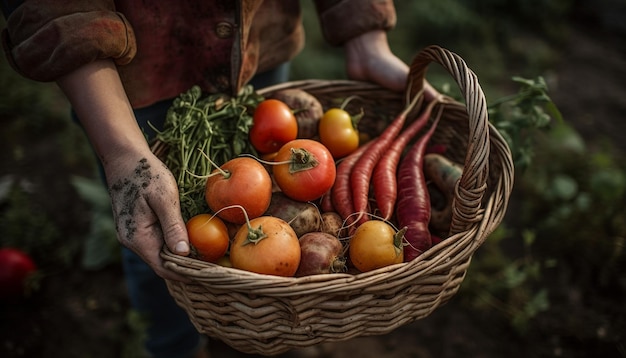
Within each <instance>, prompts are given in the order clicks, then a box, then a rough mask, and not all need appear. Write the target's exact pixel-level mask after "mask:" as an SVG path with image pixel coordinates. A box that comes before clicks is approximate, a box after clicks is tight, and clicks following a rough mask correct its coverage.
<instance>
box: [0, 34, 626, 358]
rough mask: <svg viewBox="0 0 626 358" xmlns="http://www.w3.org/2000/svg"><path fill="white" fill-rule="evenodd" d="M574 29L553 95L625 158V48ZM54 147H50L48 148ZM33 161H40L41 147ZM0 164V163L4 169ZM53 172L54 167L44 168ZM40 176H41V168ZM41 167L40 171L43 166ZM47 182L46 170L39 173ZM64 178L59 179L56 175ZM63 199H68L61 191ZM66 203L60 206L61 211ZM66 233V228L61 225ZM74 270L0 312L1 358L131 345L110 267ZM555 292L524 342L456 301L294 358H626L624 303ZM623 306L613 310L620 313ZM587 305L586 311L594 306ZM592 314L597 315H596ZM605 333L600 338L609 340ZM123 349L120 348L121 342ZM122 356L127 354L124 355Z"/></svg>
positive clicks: (116, 270) (221, 348) (119, 279)
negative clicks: (559, 297) (379, 332)
mask: <svg viewBox="0 0 626 358" xmlns="http://www.w3.org/2000/svg"><path fill="white" fill-rule="evenodd" d="M597 39H598V37H596V36H595V34H593V33H588V32H585V33H583V32H575V33H574V34H573V35H572V38H571V42H570V46H569V48H567V49H566V52H567V56H566V58H565V60H564V61H563V63H561V64H560V65H559V66H558V67H557V68H556V69H555V73H554V74H553V75H554V76H553V78H552V80H551V81H552V82H551V84H550V86H551V87H552V89H551V94H552V97H553V99H554V100H555V102H556V103H557V105H558V106H559V108H560V110H561V111H562V113H563V115H564V117H565V118H568V120H569V121H570V122H573V123H575V125H576V127H577V128H579V129H580V130H581V133H583V135H584V136H585V137H586V139H588V140H593V139H595V138H603V137H607V136H608V137H609V138H611V139H612V140H613V141H614V142H615V143H616V144H617V145H619V147H620V148H621V150H623V151H624V152H626V140H624V139H626V137H625V134H624V133H626V121H624V120H623V116H624V114H625V113H626V100H624V98H626V85H625V83H626V57H625V56H624V54H625V53H626V51H625V50H626V48H625V47H624V43H623V41H622V40H621V39H619V38H618V37H617V36H616V37H615V38H612V37H610V36H609V37H607V36H606V35H603V37H602V39H603V41H598V40H597ZM48 144H50V145H52V143H48ZM40 145H41V153H40V156H41V157H46V151H47V150H48V148H46V147H45V145H46V143H42V144H40ZM3 165H4V164H3ZM50 165H51V166H53V165H54V164H53V163H50ZM38 170H42V169H41V168H39V169H38ZM44 170H45V169H44ZM47 172H48V173H49V174H50V175H54V174H55V173H56V172H55V171H54V170H49V171H47ZM56 174H57V175H59V176H60V177H59V178H49V179H48V180H50V181H52V182H54V181H57V180H59V181H63V180H67V178H66V177H64V173H56ZM68 195H69V194H68ZM50 199H51V200H55V201H56V202H55V205H58V206H59V207H58V212H59V214H60V215H63V213H65V214H66V215H68V216H71V213H72V212H76V211H80V208H75V207H74V206H72V205H73V204H71V203H72V202H73V201H72V200H69V199H67V198H63V197H57V196H50ZM63 205H67V206H68V207H67V208H66V207H63ZM68 227H70V225H69V224H68ZM75 266H76V267H72V268H69V269H65V270H63V271H61V272H58V273H55V274H53V275H51V276H49V277H47V278H46V279H45V280H44V281H43V285H42V287H41V289H40V290H39V291H38V292H37V294H36V295H34V296H33V297H31V298H30V299H28V300H26V301H24V302H21V303H20V304H15V305H5V306H3V307H2V308H1V311H0V314H1V317H2V319H1V320H0V356H2V357H7V358H8V357H92V358H109V357H119V356H123V355H124V354H123V351H124V348H123V346H124V342H125V340H127V339H129V338H128V337H129V336H128V334H129V318H128V316H127V311H128V307H129V305H128V301H127V298H126V293H125V286H124V282H123V275H122V272H121V268H120V267H118V266H115V265H114V266H107V267H106V268H104V269H100V270H94V271H90V270H84V269H82V268H81V267H80V265H79V264H78V263H77V264H76V265H75ZM580 295H581V293H580V292H577V291H576V292H563V297H568V299H567V300H564V301H563V302H560V303H559V305H558V306H557V307H553V308H552V309H551V310H550V314H549V315H547V314H546V315H541V314H540V315H538V317H537V318H536V319H537V320H538V323H537V324H535V325H534V327H538V328H537V329H536V330H535V331H533V332H530V333H529V334H528V335H526V336H520V335H519V334H517V333H515V332H514V331H513V330H512V329H511V328H510V326H509V325H508V324H507V322H508V321H507V318H506V317H503V316H502V314H501V313H499V312H496V311H494V312H493V313H489V314H484V312H481V313H480V314H479V313H477V312H473V311H471V310H467V309H466V308H464V306H463V305H461V304H460V301H459V299H458V298H457V297H455V298H453V299H452V300H451V301H450V302H448V303H447V304H446V305H444V306H442V307H440V308H439V309H437V310H436V311H435V312H434V313H433V314H432V315H430V316H429V317H427V318H425V319H422V320H420V321H417V322H414V323H411V324H408V325H406V326H403V327H401V328H399V329H397V330H395V331H394V332H392V333H390V334H387V335H383V336H376V337H366V338H357V339H352V340H349V341H345V342H339V343H328V344H322V345H320V346H317V347H313V348H311V349H306V350H302V351H295V352H293V353H292V355H291V356H296V357H347V356H350V355H352V356H358V357H362V358H368V357H372V358H373V357H376V358H385V357H394V358H400V357H419V358H430V357H438V358H452V357H464V356H465V357H485V358H491V357H494V358H495V357H509V358H517V357H520V358H521V357H589V356H604V357H620V356H621V357H624V356H626V340H625V339H624V331H626V329H625V330H624V331H622V332H615V331H613V330H607V329H606V327H622V328H624V327H626V324H625V321H626V313H625V312H624V307H623V299H624V297H615V296H613V295H612V294H611V293H606V294H605V293H597V294H596V295H592V297H595V298H593V299H592V300H591V301H589V300H587V301H586V302H583V301H582V300H580V299H577V297H580ZM619 307H621V308H619ZM592 308H593V309H592ZM598 312H603V313H602V314H598ZM607 335H608V337H607ZM126 343H127V342H126ZM210 349H211V351H212V352H213V353H214V356H215V357H247V356H248V355H245V354H241V353H238V352H236V351H233V350H232V349H229V348H228V347H226V346H225V345H224V344H222V343H220V342H216V341H212V342H211V348H210ZM129 355H130V354H129ZM130 356H132V355H130Z"/></svg>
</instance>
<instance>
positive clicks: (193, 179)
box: [155, 86, 263, 220]
mask: <svg viewBox="0 0 626 358" xmlns="http://www.w3.org/2000/svg"><path fill="white" fill-rule="evenodd" d="M262 100H263V97H262V96H260V95H258V94H257V93H256V92H255V91H254V89H253V88H252V86H246V87H245V88H244V89H243V90H242V91H241V92H240V94H239V95H237V96H232V97H231V96H228V95H225V94H204V93H203V92H202V90H201V89H200V87H198V86H194V87H192V88H190V89H189V90H188V91H186V92H184V93H181V94H180V95H179V96H178V98H176V99H175V100H174V102H173V103H172V106H171V107H170V108H169V110H168V112H167V116H166V119H165V123H164V125H163V130H161V131H159V130H157V129H155V131H156V132H157V135H156V139H157V140H158V141H160V142H162V143H163V144H164V145H165V147H166V148H167V151H166V154H165V156H164V157H163V158H162V160H163V162H164V163H165V164H166V165H167V166H168V168H169V169H170V170H171V171H172V173H173V174H174V176H175V178H176V182H177V184H178V190H179V195H180V205H181V209H182V214H183V218H184V219H185V220H187V219H189V218H190V217H192V216H194V215H195V214H198V213H201V212H206V211H207V210H208V208H207V205H206V202H205V199H204V187H205V183H206V176H207V175H208V174H210V173H211V171H212V170H213V169H215V167H214V166H213V165H212V164H211V163H209V162H208V161H207V160H206V157H205V155H206V156H208V157H209V158H211V160H212V161H213V163H214V164H215V165H217V166H220V165H222V164H224V163H225V162H227V161H228V160H230V159H232V158H235V157H237V156H239V155H241V154H244V153H245V154H252V155H257V152H256V150H255V149H254V148H253V147H252V145H251V144H250V142H249V140H248V133H249V130H250V127H252V122H253V120H252V114H253V112H254V108H256V106H257V105H258V103H259V102H261V101H262Z"/></svg>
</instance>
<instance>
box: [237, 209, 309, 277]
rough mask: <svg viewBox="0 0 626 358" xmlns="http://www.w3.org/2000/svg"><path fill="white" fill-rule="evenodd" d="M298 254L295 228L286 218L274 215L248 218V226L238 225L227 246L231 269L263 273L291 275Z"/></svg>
mask: <svg viewBox="0 0 626 358" xmlns="http://www.w3.org/2000/svg"><path fill="white" fill-rule="evenodd" d="M250 229H252V230H250ZM300 256H301V251H300V242H299V241H298V236H297V235H296V233H295V231H293V229H292V228H291V226H289V224H288V223H287V222H286V221H284V220H282V219H280V218H277V217H274V216H261V217H258V218H256V219H252V220H250V226H248V225H244V226H242V227H241V229H240V230H239V231H238V232H237V234H236V235H235V238H234V240H233V244H232V245H231V247H230V262H231V264H232V266H233V267H234V268H237V269H240V270H246V271H251V272H256V273H261V274H266V275H276V276H285V277H289V276H293V275H295V273H296V271H297V270H298V266H299V265H300Z"/></svg>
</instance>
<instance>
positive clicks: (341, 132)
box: [319, 108, 359, 159]
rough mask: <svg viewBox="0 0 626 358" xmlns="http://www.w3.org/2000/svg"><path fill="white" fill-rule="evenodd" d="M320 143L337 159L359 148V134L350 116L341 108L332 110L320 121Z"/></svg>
mask: <svg viewBox="0 0 626 358" xmlns="http://www.w3.org/2000/svg"><path fill="white" fill-rule="evenodd" d="M319 135H320V142H322V144H324V145H325V146H326V147H327V148H328V150H329V151H330V152H331V153H332V155H333V157H334V158H335V159H338V158H342V157H345V156H346V155H348V154H350V153H352V152H354V151H355V150H356V149H357V148H358V147H359V132H358V131H357V129H356V126H355V123H354V121H353V120H352V117H350V114H349V113H348V112H346V111H345V110H343V109H341V108H331V109H329V110H328V111H326V113H324V115H323V116H322V118H321V119H320V123H319Z"/></svg>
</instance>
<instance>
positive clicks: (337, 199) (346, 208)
mask: <svg viewBox="0 0 626 358" xmlns="http://www.w3.org/2000/svg"><path fill="white" fill-rule="evenodd" d="M371 144H372V142H367V143H365V144H363V145H361V146H360V147H359V148H358V149H357V150H355V151H354V152H352V153H351V154H349V155H348V156H346V157H344V158H343V159H342V160H341V161H340V162H339V164H338V165H337V174H336V175H335V184H333V187H332V188H331V190H330V195H331V199H332V204H333V206H334V208H335V211H336V212H337V214H339V215H340V216H341V218H342V219H343V220H347V222H348V223H350V222H351V221H352V220H350V219H349V218H351V215H352V214H353V213H354V206H353V205H352V192H351V191H350V172H352V167H353V166H354V164H355V163H356V162H357V160H359V158H360V157H361V155H363V153H365V151H366V150H367V149H368V148H369V147H370V145H371Z"/></svg>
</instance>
